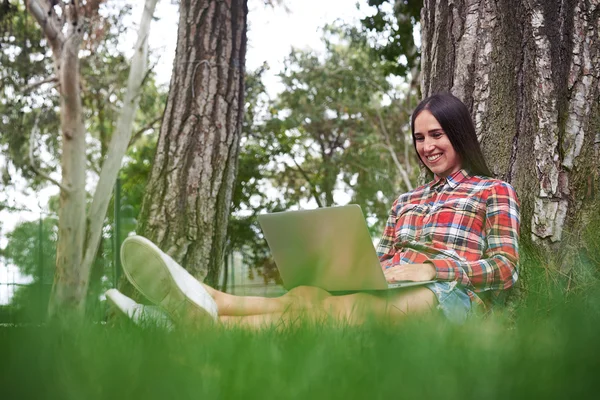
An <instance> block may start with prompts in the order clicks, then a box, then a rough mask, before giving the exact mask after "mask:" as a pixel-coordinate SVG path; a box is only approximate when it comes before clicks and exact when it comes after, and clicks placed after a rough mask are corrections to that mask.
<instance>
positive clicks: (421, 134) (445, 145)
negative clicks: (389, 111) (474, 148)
mask: <svg viewBox="0 0 600 400" xmlns="http://www.w3.org/2000/svg"><path fill="white" fill-rule="evenodd" d="M414 128H415V133H414V137H415V143H416V145H417V153H418V154H419V157H421V161H423V163H424V164H425V166H426V167H427V168H429V170H430V171H431V172H433V173H434V174H435V175H437V176H440V177H442V178H445V177H447V176H448V175H452V174H453V173H455V172H457V171H459V170H460V169H461V166H462V161H461V159H460V156H459V155H458V153H456V151H454V147H452V144H451V143H450V139H448V136H447V135H446V133H445V132H444V130H443V129H442V127H441V126H440V124H439V122H438V121H437V119H435V117H434V116H433V114H431V112H429V110H423V111H421V112H420V113H419V115H417V118H415V127H414Z"/></svg>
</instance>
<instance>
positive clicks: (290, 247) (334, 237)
mask: <svg viewBox="0 0 600 400" xmlns="http://www.w3.org/2000/svg"><path fill="white" fill-rule="evenodd" d="M258 222H259V224H260V226H261V228H262V231H263V233H264V234H265V238H266V240H267V244H268V245H269V248H270V249H271V253H272V254H273V258H274V260H275V264H276V265H277V268H278V269H279V274H280V275H281V279H282V280H283V286H284V287H285V288H286V289H288V290H289V289H292V288H294V287H297V286H316V287H320V288H322V289H325V290H327V291H329V292H348V291H366V290H387V289H396V288H403V287H409V286H418V285H424V284H426V283H431V282H435V281H426V282H412V281H402V282H395V283H388V282H387V281H386V279H385V276H384V274H383V271H382V269H381V265H380V264H379V258H378V257H377V253H376V252H375V248H374V247H373V242H372V241H371V236H370V235H369V230H368V228H367V223H366V221H365V218H364V216H363V213H362V210H361V208H360V206H359V205H357V204H352V205H347V206H341V207H325V208H318V209H315V210H300V211H286V212H279V213H272V214H261V215H259V216H258Z"/></svg>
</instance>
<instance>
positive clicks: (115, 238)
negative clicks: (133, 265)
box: [113, 178, 121, 287]
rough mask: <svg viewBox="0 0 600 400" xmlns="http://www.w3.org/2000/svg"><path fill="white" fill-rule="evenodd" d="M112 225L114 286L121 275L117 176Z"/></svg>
mask: <svg viewBox="0 0 600 400" xmlns="http://www.w3.org/2000/svg"><path fill="white" fill-rule="evenodd" d="M114 206H115V209H114V218H113V219H114V226H113V260H114V262H113V264H114V268H115V273H114V277H115V282H114V287H117V285H118V283H119V278H120V277H121V258H120V257H119V250H120V247H121V179H120V178H117V181H116V182H115V201H114Z"/></svg>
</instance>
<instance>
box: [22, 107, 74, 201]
mask: <svg viewBox="0 0 600 400" xmlns="http://www.w3.org/2000/svg"><path fill="white" fill-rule="evenodd" d="M38 121H39V115H38V116H36V117H35V122H34V123H33V128H32V129H31V134H30V135H29V166H30V168H31V170H32V171H33V172H35V173H36V174H37V175H39V176H40V177H41V178H43V179H45V180H47V181H49V182H52V183H54V184H55V185H56V186H58V187H59V188H61V190H63V191H65V192H67V193H70V192H71V189H70V188H68V187H66V186H64V185H63V184H62V183H60V182H59V181H57V180H56V179H54V178H52V177H51V176H50V175H48V174H46V173H45V172H44V171H42V170H41V169H39V168H38V167H36V166H35V160H34V156H33V149H34V147H35V136H36V134H38V133H39V131H40V128H39V126H38Z"/></svg>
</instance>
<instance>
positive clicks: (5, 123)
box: [0, 2, 59, 186]
mask: <svg viewBox="0 0 600 400" xmlns="http://www.w3.org/2000/svg"><path fill="white" fill-rule="evenodd" d="M9 4H10V6H9V8H8V10H9V11H8V12H7V13H5V14H4V15H2V19H1V21H0V65H2V69H0V131H1V132H2V135H0V146H1V147H0V148H2V149H3V150H2V151H3V153H4V154H5V155H6V159H5V160H4V162H5V165H4V166H3V173H2V182H3V183H4V184H5V185H7V184H10V183H11V179H12V178H14V176H11V175H13V174H11V173H9V162H10V163H11V164H12V165H14V166H15V167H16V168H17V170H19V171H21V173H22V174H23V176H24V177H25V178H27V179H30V181H31V183H32V184H33V185H34V186H36V185H39V184H40V181H39V179H38V178H37V177H36V176H35V175H34V174H33V172H32V171H31V170H30V169H29V159H28V152H29V135H30V133H31V131H32V129H33V127H34V124H35V121H36V120H38V126H39V129H40V137H39V138H38V142H39V144H40V146H43V147H44V148H45V149H46V150H47V151H50V152H51V153H55V152H56V151H57V148H58V142H57V135H56V134H55V133H56V132H57V131H58V126H59V120H58V117H57V113H56V110H57V107H58V98H57V96H56V94H54V93H53V92H54V90H53V89H52V84H51V83H46V84H43V85H40V86H34V83H37V82H41V81H43V80H44V79H46V78H48V77H49V76H50V74H51V55H50V50H49V49H48V48H47V46H46V45H45V39H43V36H42V33H41V30H40V29H39V28H38V27H37V23H36V21H35V20H34V19H33V17H31V16H30V15H29V13H28V12H27V11H26V10H25V8H24V6H23V5H22V4H21V3H20V2H19V3H12V4H11V3H9ZM3 7H6V4H5V5H4V6H3ZM33 110H36V113H35V114H34V113H33V112H32V111H33ZM36 154H37V153H36ZM42 169H45V172H48V171H50V169H51V168H43V166H42Z"/></svg>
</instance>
